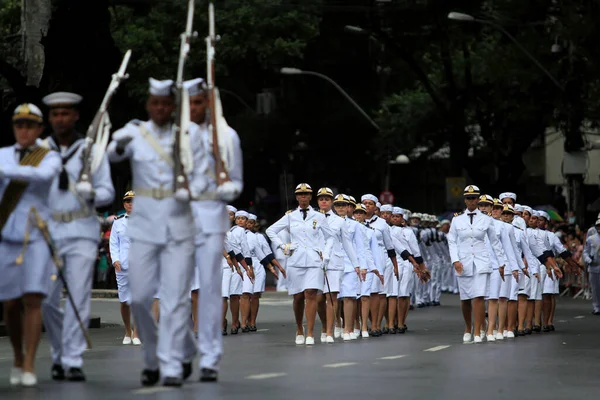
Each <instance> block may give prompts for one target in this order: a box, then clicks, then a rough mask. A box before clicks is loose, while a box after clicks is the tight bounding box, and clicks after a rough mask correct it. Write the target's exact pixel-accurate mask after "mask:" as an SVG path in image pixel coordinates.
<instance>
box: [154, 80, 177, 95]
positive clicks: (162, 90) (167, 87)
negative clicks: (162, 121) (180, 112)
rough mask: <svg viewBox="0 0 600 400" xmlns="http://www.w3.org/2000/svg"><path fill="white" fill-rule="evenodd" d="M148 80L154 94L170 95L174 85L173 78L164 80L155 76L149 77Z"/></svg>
mask: <svg viewBox="0 0 600 400" xmlns="http://www.w3.org/2000/svg"><path fill="white" fill-rule="evenodd" d="M148 82H149V83H150V94H151V95H152V96H170V95H171V93H172V92H171V88H172V87H173V81H172V80H171V79H167V80H164V81H159V80H157V79H154V78H149V79H148Z"/></svg>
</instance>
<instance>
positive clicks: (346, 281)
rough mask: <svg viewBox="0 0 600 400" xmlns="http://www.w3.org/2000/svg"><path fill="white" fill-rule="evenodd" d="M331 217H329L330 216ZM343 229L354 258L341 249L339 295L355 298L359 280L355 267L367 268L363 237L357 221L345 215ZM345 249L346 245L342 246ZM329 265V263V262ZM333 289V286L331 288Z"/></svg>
mask: <svg viewBox="0 0 600 400" xmlns="http://www.w3.org/2000/svg"><path fill="white" fill-rule="evenodd" d="M330 218H331V217H330ZM343 220H344V227H343V231H345V232H347V233H348V236H349V238H350V240H351V247H352V252H354V254H355V255H354V259H355V260H353V257H352V252H346V251H343V252H342V255H343V260H342V264H343V273H344V275H343V277H342V286H341V288H340V294H339V297H340V298H342V297H348V298H352V299H356V298H357V297H358V295H359V294H360V285H361V280H360V278H359V276H358V274H357V273H356V270H355V268H357V267H358V268H360V269H361V270H362V269H368V267H367V260H366V258H365V247H364V246H365V239H364V237H363V231H362V229H361V225H360V223H359V222H358V221H355V220H353V219H352V218H348V217H345V218H343ZM343 247H344V249H346V246H343ZM330 265H331V263H330ZM332 290H333V288H332Z"/></svg>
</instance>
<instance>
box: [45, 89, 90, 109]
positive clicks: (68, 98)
mask: <svg viewBox="0 0 600 400" xmlns="http://www.w3.org/2000/svg"><path fill="white" fill-rule="evenodd" d="M81 100H83V97H81V96H80V95H78V94H76V93H70V92H56V93H50V94H49V95H47V96H45V97H44V98H43V99H42V102H43V103H44V104H45V105H47V106H48V107H49V108H72V107H75V106H76V105H77V104H79V103H81Z"/></svg>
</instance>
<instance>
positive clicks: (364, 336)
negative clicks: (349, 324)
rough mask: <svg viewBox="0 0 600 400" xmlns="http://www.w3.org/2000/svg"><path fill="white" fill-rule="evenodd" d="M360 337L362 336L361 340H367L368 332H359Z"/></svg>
mask: <svg viewBox="0 0 600 400" xmlns="http://www.w3.org/2000/svg"><path fill="white" fill-rule="evenodd" d="M361 335H362V337H363V339H366V338H368V337H369V332H367V331H362V332H361Z"/></svg>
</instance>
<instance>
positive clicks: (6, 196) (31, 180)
mask: <svg viewBox="0 0 600 400" xmlns="http://www.w3.org/2000/svg"><path fill="white" fill-rule="evenodd" d="M12 122H13V131H14V134H15V139H16V142H17V143H16V144H15V145H14V146H9V147H4V148H2V149H0V199H1V200H0V254H1V255H2V256H1V257H0V301H3V302H4V305H3V306H4V313H5V321H6V326H7V328H8V334H9V337H10V343H11V345H12V348H13V354H14V362H13V367H12V369H11V371H10V384H11V385H19V384H21V385H23V386H35V385H36V384H37V377H36V375H35V373H34V360H35V353H36V350H37V346H38V343H39V341H40V334H41V330H42V329H41V327H42V313H41V304H42V299H43V298H44V297H45V296H46V295H47V294H48V283H49V282H50V275H51V269H50V263H49V261H50V252H49V251H48V245H47V244H46V243H45V242H44V239H43V238H42V235H41V233H40V232H39V230H37V229H33V230H31V231H30V232H29V234H27V227H31V222H29V223H28V222H27V221H28V219H29V218H30V215H29V212H30V208H31V207H32V206H34V207H36V209H37V210H38V211H39V213H40V215H41V216H42V218H44V219H47V218H48V217H49V216H50V209H49V204H48V194H49V191H50V185H51V183H52V180H53V179H54V177H55V176H57V175H58V173H59V172H60V169H61V161H60V156H59V155H58V153H57V152H54V151H49V150H47V149H42V148H40V147H39V146H38V145H37V144H36V140H37V138H38V137H39V136H40V134H41V133H42V132H43V131H44V126H43V116H42V112H41V111H40V109H39V108H38V107H37V106H35V105H33V104H21V105H20V106H19V107H17V108H16V110H15V112H14V115H13V117H12ZM26 236H28V239H29V240H28V241H27V247H24V242H25V241H26V239H25V237H26ZM23 251H24V252H23ZM20 255H21V256H22V257H20ZM17 259H19V261H21V263H19V262H18V261H17ZM21 304H23V305H24V310H25V312H24V314H22V312H21ZM23 342H25V343H23ZM23 344H25V346H24V347H25V353H23Z"/></svg>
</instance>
